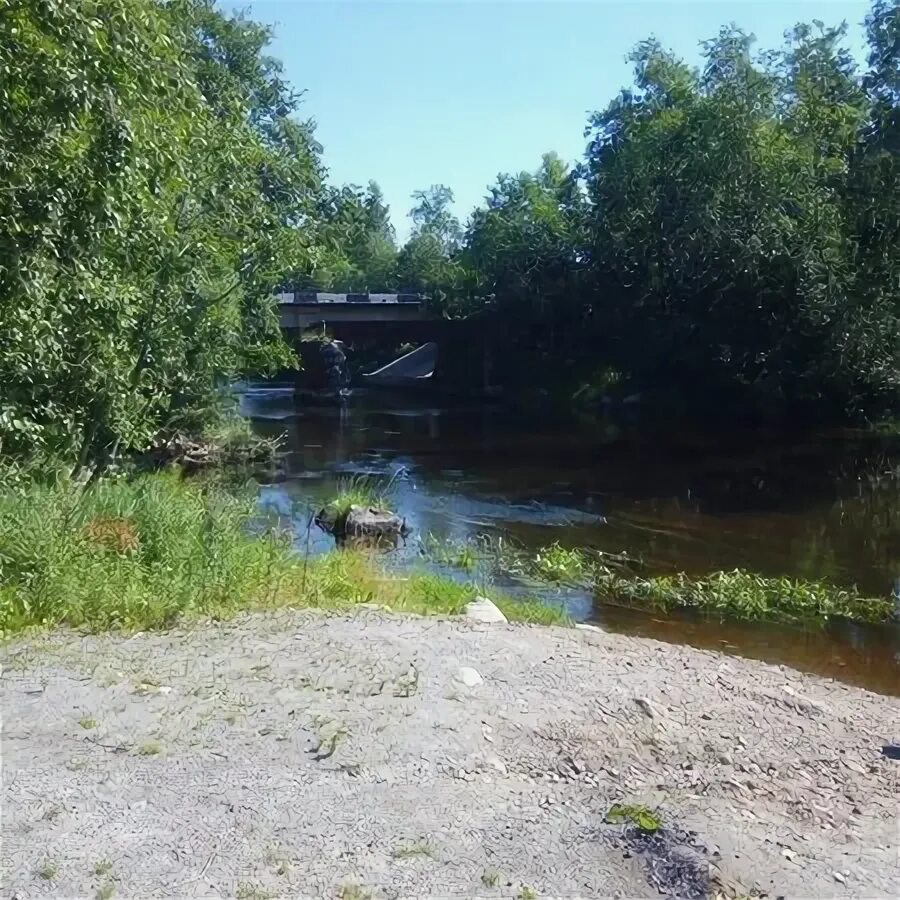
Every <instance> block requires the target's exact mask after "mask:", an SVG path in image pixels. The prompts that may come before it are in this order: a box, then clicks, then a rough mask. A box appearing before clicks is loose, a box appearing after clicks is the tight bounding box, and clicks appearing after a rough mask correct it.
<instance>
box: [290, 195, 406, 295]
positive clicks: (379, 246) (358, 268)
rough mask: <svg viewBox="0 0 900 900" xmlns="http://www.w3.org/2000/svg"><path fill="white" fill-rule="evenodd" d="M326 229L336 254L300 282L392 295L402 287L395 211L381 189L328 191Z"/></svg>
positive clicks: (321, 209)
mask: <svg viewBox="0 0 900 900" xmlns="http://www.w3.org/2000/svg"><path fill="white" fill-rule="evenodd" d="M318 214H319V217H320V229H321V232H322V234H323V237H324V240H325V242H326V243H327V244H328V246H329V247H330V248H331V250H332V253H333V255H332V256H331V257H330V258H329V259H326V260H325V261H324V262H323V264H322V265H321V266H320V267H319V269H318V270H317V271H315V272H312V273H310V274H309V276H308V277H307V278H306V279H304V278H303V277H302V276H301V277H300V278H298V279H297V281H300V282H304V281H305V283H306V284H308V285H309V286H315V287H319V288H333V289H335V290H344V291H368V290H372V291H386V290H391V289H393V288H395V287H396V282H397V244H396V238H395V234H394V228H393V225H391V220H390V209H389V207H388V206H387V204H386V203H385V202H384V195H383V194H382V192H381V188H380V187H379V186H378V183H377V182H375V181H370V182H369V184H368V186H367V187H366V188H361V187H359V186H358V185H345V186H344V187H343V188H330V189H328V190H327V191H326V192H325V195H324V197H323V200H322V203H321V204H320V206H319V210H318Z"/></svg>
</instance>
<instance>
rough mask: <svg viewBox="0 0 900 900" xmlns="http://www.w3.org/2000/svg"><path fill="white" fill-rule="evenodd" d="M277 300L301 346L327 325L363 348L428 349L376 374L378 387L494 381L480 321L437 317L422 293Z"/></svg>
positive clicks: (291, 295)
mask: <svg viewBox="0 0 900 900" xmlns="http://www.w3.org/2000/svg"><path fill="white" fill-rule="evenodd" d="M276 296H277V300H278V310H279V319H280V322H281V327H282V329H283V330H284V331H285V332H286V334H287V336H288V339H289V340H291V341H293V342H297V343H299V341H300V339H301V336H302V333H303V332H304V331H309V330H311V329H315V328H321V327H327V328H328V331H329V333H330V334H332V335H333V336H334V337H335V338H337V339H339V340H342V341H347V342H350V344H351V345H353V346H355V347H356V348H357V349H358V348H361V347H366V346H368V347H371V346H373V345H379V346H385V345H391V344H393V346H397V344H399V343H401V342H403V341H413V342H416V343H419V344H421V345H423V346H421V347H419V349H418V350H417V351H413V353H411V354H409V355H408V356H406V357H402V358H401V359H400V360H394V361H393V362H391V363H389V364H388V365H387V366H383V367H382V368H381V369H379V370H377V371H376V372H372V373H370V376H374V377H368V376H367V377H366V378H365V381H366V382H367V383H369V384H371V385H372V386H374V385H376V384H383V385H384V386H388V385H394V386H397V387H400V386H407V387H411V386H414V385H420V386H421V385H424V384H431V385H433V386H438V387H440V388H442V389H445V390H449V389H468V390H472V389H474V390H476V391H477V390H484V389H485V388H487V387H488V386H489V385H490V383H491V359H490V353H489V350H488V346H487V343H486V340H485V335H484V333H483V330H482V328H481V327H480V326H479V323H478V322H476V321H470V320H465V319H452V320H451V319H445V318H443V317H441V316H438V315H435V314H434V313H432V312H431V311H430V310H429V309H427V308H426V304H425V301H426V298H425V297H424V296H423V295H421V294H412V293H409V294H402V293H396V294H394V293H385V294H369V293H366V294H353V293H326V292H322V291H283V292H281V293H279V294H277V295H276ZM308 362H309V363H310V365H309V368H310V369H312V368H313V364H312V360H308ZM299 377H300V378H301V380H302V379H303V378H306V377H308V376H307V375H305V374H304V373H301V375H300V376H299Z"/></svg>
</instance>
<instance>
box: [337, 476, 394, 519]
mask: <svg viewBox="0 0 900 900" xmlns="http://www.w3.org/2000/svg"><path fill="white" fill-rule="evenodd" d="M386 503H387V497H386V493H385V491H384V488H383V485H382V484H381V481H380V480H379V479H377V478H374V477H373V476H371V475H353V476H350V477H347V478H341V479H340V480H339V481H338V483H337V493H336V494H335V495H334V497H333V498H332V499H331V500H329V502H328V504H327V508H328V509H331V510H333V512H334V514H335V515H336V516H337V518H338V519H346V518H347V514H348V513H349V512H350V508H351V507H353V506H363V507H367V508H368V507H374V508H375V509H380V508H382V507H383V506H385V504H386Z"/></svg>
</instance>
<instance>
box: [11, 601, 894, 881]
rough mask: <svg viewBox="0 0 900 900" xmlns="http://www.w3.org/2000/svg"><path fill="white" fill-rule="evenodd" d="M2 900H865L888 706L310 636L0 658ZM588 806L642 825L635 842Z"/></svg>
mask: <svg viewBox="0 0 900 900" xmlns="http://www.w3.org/2000/svg"><path fill="white" fill-rule="evenodd" d="M3 657H4V669H5V671H6V678H5V679H4V681H3V688H2V689H3V709H4V713H5V721H4V758H3V766H4V784H5V791H6V796H5V802H4V821H3V838H4V846H5V847H6V848H8V851H7V854H6V861H5V866H6V871H5V873H4V875H5V885H6V891H7V892H8V893H7V896H12V895H16V896H19V897H23V898H24V897H28V896H36V895H38V894H47V893H48V892H49V893H51V894H54V895H57V896H74V895H81V896H94V895H97V896H106V897H110V896H112V895H113V892H114V893H115V895H116V896H121V897H133V896H149V895H151V894H167V895H170V896H172V895H177V896H205V897H211V896H223V897H226V896H227V897H234V896H237V897H243V898H263V897H277V896H288V895H290V896H297V895H303V896H316V897H343V898H350V897H356V898H361V897H397V896H486V897H494V896H497V897H499V896H506V897H510V896H513V897H523V898H524V897H534V896H537V897H541V896H583V897H599V896H605V897H609V896H615V895H618V896H626V897H653V896H658V895H659V893H660V892H662V893H664V894H668V895H670V896H678V897H707V896H708V897H715V896H742V897H744V896H750V895H751V894H752V893H753V892H754V891H758V892H765V893H766V894H767V895H768V896H771V897H776V896H786V897H792V896H793V897H809V896H816V897H851V896H866V897H876V896H889V895H890V894H891V893H892V888H891V885H892V884H893V885H896V883H897V878H898V877H900V869H898V866H897V843H896V842H897V835H896V814H897V808H896V790H897V778H898V770H897V766H898V763H897V762H896V761H893V760H889V759H886V758H884V757H883V756H881V754H880V748H881V745H882V744H883V743H887V742H889V741H896V740H897V739H898V738H900V734H897V733H896V728H897V722H898V720H900V716H898V713H900V708H898V703H897V701H896V699H893V698H888V697H883V696H879V695H875V694H872V693H869V692H867V691H865V690H861V689H858V688H852V687H848V686H845V685H842V684H839V683H835V682H833V681H831V680H827V679H822V678H818V677H815V676H809V675H803V674H800V673H798V672H796V671H793V670H791V669H787V668H785V667H776V666H769V665H765V664H762V663H757V662H753V661H749V660H742V659H735V658H731V657H725V656H722V655H719V654H716V653H711V652H705V651H698V650H693V649H690V648H685V647H673V646H670V645H665V644H660V643H658V642H656V641H652V640H643V639H634V638H627V637H622V636H613V635H606V634H602V633H599V632H585V631H583V630H580V629H579V630H576V629H560V628H538V627H529V626H521V625H520V626H515V625H482V624H478V623H473V622H470V621H466V620H458V619H446V618H442V617H441V618H436V619H435V618H420V617H406V616H396V615H386V614H384V613H380V612H377V611H374V610H369V609H367V610H364V611H363V610H359V611H357V613H356V614H354V615H327V614H324V613H320V612H313V611H306V612H288V611H281V612H278V613H268V614H263V615H244V616H239V617H237V618H235V619H234V620H232V621H229V622H222V623H208V624H203V625H198V626H197V627H194V628H190V629H182V628H179V629H176V630H173V631H170V632H166V633H144V634H136V635H134V636H132V637H130V638H128V637H125V636H122V635H116V634H107V635H101V636H83V635H80V634H73V633H71V632H66V631H54V632H50V633H46V634H44V635H42V636H37V637H32V638H28V639H17V640H15V641H13V642H10V643H8V644H7V645H6V646H5V648H4V651H3ZM614 804H631V805H636V806H644V807H647V808H649V809H652V810H658V812H659V816H660V818H661V820H662V825H663V827H662V830H661V831H660V832H659V833H658V834H656V835H652V836H647V835H641V834H640V833H639V832H637V831H636V830H635V829H634V828H633V827H631V826H629V825H627V824H622V823H608V822H606V821H605V820H606V818H607V814H608V813H609V811H610V808H611V807H612V806H613V805H614Z"/></svg>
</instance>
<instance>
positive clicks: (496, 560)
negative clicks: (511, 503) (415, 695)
mask: <svg viewBox="0 0 900 900" xmlns="http://www.w3.org/2000/svg"><path fill="white" fill-rule="evenodd" d="M219 476H221V477H217V476H216V475H215V474H210V475H206V476H201V477H195V478H186V477H184V475H183V474H182V473H181V472H179V471H177V470H170V471H163V472H156V473H144V474H138V475H121V476H117V477H113V476H110V477H106V478H103V479H100V480H99V481H97V482H95V483H92V484H88V485H82V484H78V483H75V482H73V481H72V480H71V479H67V478H65V477H58V478H55V479H52V480H47V481H40V480H33V479H28V478H24V477H23V478H20V479H19V480H18V481H17V482H16V481H12V480H7V483H6V485H5V487H4V489H3V491H2V492H0V633H2V634H3V635H5V636H6V635H11V634H13V633H16V632H19V631H22V630H25V629H28V628H32V627H50V628H52V627H54V626H57V625H67V626H70V627H74V628H83V629H86V630H89V631H100V630H105V629H117V628H121V629H125V630H135V629H137V630H142V629H153V628H168V627H172V626H173V625H175V624H176V623H178V622H183V621H190V620H197V619H208V618H213V619H224V618H228V617H230V616H233V615H236V614H238V613H240V612H243V611H245V610H266V609H280V608H315V609H323V610H349V609H353V608H355V607H360V606H365V607H369V608H370V607H372V606H377V607H378V608H384V609H389V610H392V611H395V612H406V613H415V614H419V615H429V614H431V615H451V616H452V615H460V614H462V613H463V612H464V611H465V608H466V605H467V604H468V603H469V602H470V601H471V600H473V599H475V597H476V596H487V597H489V598H490V599H491V600H492V601H493V602H494V603H496V604H497V606H498V607H499V608H500V609H501V611H502V612H503V613H504V614H505V615H506V617H507V618H508V619H509V620H510V621H512V622H526V623H537V624H548V625H553V624H567V623H569V619H568V616H567V614H566V612H565V610H564V609H563V607H562V605H561V604H558V603H557V604H554V603H553V601H552V600H548V599H540V596H539V595H540V593H541V591H542V590H546V589H547V587H548V586H568V587H577V588H583V589H585V590H588V591H590V592H591V593H592V594H593V596H594V597H595V598H596V600H597V601H599V602H602V603H614V604H618V605H626V606H630V607H636V608H642V609H646V610H672V609H679V608H681V609H690V610H694V611H696V612H698V613H700V614H703V615H709V616H719V617H722V618H735V619H748V620H770V621H777V622H785V623H814V622H816V621H821V620H824V619H826V618H828V617H831V616H843V617H847V618H850V619H854V620H856V621H860V622H869V623H878V622H887V621H890V620H891V617H892V615H893V614H894V602H893V601H892V600H891V599H890V598H887V597H885V598H866V597H862V596H860V595H859V594H858V593H857V592H856V591H855V590H852V589H845V588H840V587H837V586H833V585H830V584H827V583H824V582H808V581H801V580H793V579H788V578H764V577H762V576H761V575H755V574H752V573H748V572H743V571H739V570H736V571H734V572H716V573H712V574H710V575H707V576H704V577H701V578H691V577H688V576H686V575H684V574H675V575H667V576H658V575H657V576H645V575H643V574H636V573H635V568H636V566H638V565H639V564H637V563H635V561H633V560H629V559H627V558H625V557H623V556H611V555H605V554H600V553H598V552H596V551H585V550H579V549H570V548H565V547H562V546H560V545H559V544H552V545H550V546H548V547H545V548H542V549H540V550H538V551H536V552H534V551H526V550H524V549H523V548H519V547H515V546H513V545H511V544H509V543H508V542H504V541H502V540H492V539H489V538H486V537H484V538H480V539H478V540H477V541H472V542H467V543H461V544H453V543H449V542H440V541H436V540H434V539H432V538H427V537H426V538H424V539H422V540H420V554H421V557H422V559H423V562H424V563H426V564H427V565H429V566H430V567H431V568H430V571H427V570H424V569H423V570H421V571H412V572H409V573H406V574H399V573H391V572H388V571H386V570H385V569H384V568H383V567H382V566H381V565H380V564H379V561H378V558H377V556H376V555H375V554H373V553H367V552H366V551H364V550H359V549H335V550H334V551H332V552H330V553H328V554H325V555H322V556H316V557H308V556H304V555H302V554H301V553H300V552H299V551H298V550H297V549H296V548H295V547H294V545H293V540H292V533H291V531H290V530H289V529H288V528H286V527H284V526H283V525H282V524H281V523H279V522H274V521H272V520H271V519H266V518H265V517H264V516H263V515H262V514H261V511H260V510H259V508H258V507H257V505H256V501H255V497H254V493H253V491H252V489H251V488H250V487H249V486H248V485H246V484H245V485H243V486H237V485H235V484H234V482H233V481H231V480H230V479H229V476H228V474H224V475H222V473H219ZM371 490H372V488H371V486H368V485H363V484H355V485H354V491H355V492H356V494H357V495H358V496H362V495H363V494H366V492H371ZM345 493H346V492H345ZM379 496H381V497H383V496H384V494H381V495H379ZM435 569H437V570H438V571H439V570H440V569H447V570H455V571H456V572H457V574H458V573H460V572H462V573H464V575H465V577H464V579H463V580H462V581H459V580H456V579H454V578H451V577H446V576H445V575H443V574H438V573H436V572H435ZM498 573H502V574H503V575H507V576H513V577H515V578H516V579H517V580H518V581H519V582H520V583H522V584H524V585H526V586H532V585H533V588H534V596H533V597H527V596H516V597H512V596H507V595H505V594H503V593H502V592H499V591H497V590H496V589H494V587H493V586H492V585H491V581H492V579H493V576H494V575H495V574H498Z"/></svg>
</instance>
